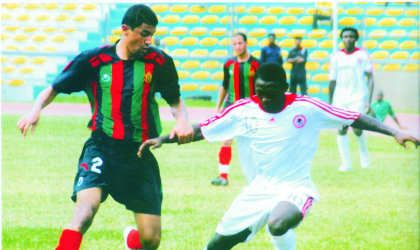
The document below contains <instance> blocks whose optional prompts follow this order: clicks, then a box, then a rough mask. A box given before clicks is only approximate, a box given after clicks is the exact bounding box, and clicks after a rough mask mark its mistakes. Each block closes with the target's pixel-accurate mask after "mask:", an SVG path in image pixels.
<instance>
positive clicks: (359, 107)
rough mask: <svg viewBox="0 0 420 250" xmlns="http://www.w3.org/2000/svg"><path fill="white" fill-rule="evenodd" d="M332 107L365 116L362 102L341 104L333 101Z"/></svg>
mask: <svg viewBox="0 0 420 250" xmlns="http://www.w3.org/2000/svg"><path fill="white" fill-rule="evenodd" d="M332 105H333V106H334V107H337V108H341V109H347V110H350V111H355V112H359V113H362V114H366V112H365V103H364V102H363V101H360V102H351V103H343V102H340V101H336V100H334V102H333V103H332Z"/></svg>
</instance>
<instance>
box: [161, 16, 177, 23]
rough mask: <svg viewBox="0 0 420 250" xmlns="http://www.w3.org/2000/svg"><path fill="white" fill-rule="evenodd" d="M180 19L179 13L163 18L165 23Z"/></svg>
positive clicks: (175, 21)
mask: <svg viewBox="0 0 420 250" xmlns="http://www.w3.org/2000/svg"><path fill="white" fill-rule="evenodd" d="M178 21H179V16H178V15H166V16H165V17H164V18H162V22H163V23H177V22H178Z"/></svg>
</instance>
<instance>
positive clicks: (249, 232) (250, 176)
mask: <svg viewBox="0 0 420 250" xmlns="http://www.w3.org/2000/svg"><path fill="white" fill-rule="evenodd" d="M255 79H256V93H257V95H256V96H253V97H251V98H246V99H243V100H238V101H236V102H234V103H233V104H232V105H231V106H229V107H228V108H226V109H225V110H224V111H223V112H222V113H221V114H220V115H217V116H215V117H213V118H211V119H209V120H207V121H205V122H203V123H201V124H200V125H199V126H198V125H193V128H194V132H195V133H194V141H197V140H202V139H204V138H205V139H206V140H207V141H209V142H214V141H223V140H229V139H233V138H238V148H239V156H240V162H241V167H242V171H243V173H244V174H245V176H246V179H247V183H248V186H247V187H245V188H244V189H243V192H242V193H241V194H239V195H238V196H237V197H236V198H235V200H234V201H233V203H232V205H231V207H230V208H229V210H228V211H227V212H226V214H225V215H224V216H223V218H222V220H221V221H220V222H219V224H218V226H217V228H216V234H215V236H214V237H213V238H212V239H211V240H210V242H209V244H208V246H207V248H206V249H208V250H213V249H217V250H223V249H231V248H232V247H234V246H235V245H237V244H238V243H240V242H247V241H249V240H250V239H251V238H252V237H253V236H254V235H255V234H256V233H257V232H258V231H259V230H260V229H261V228H263V227H264V226H265V225H267V232H268V233H269V234H270V235H271V239H272V243H273V245H274V247H275V249H295V246H296V240H295V236H294V230H293V229H294V228H295V227H297V226H298V225H299V223H300V222H301V221H302V220H303V218H304V217H305V216H306V215H307V214H308V212H309V210H310V208H311V206H312V202H313V201H317V200H318V199H319V194H318V191H317V189H316V187H315V185H314V183H313V182H312V179H311V162H312V159H313V157H314V156H315V153H316V149H317V146H318V137H319V131H320V130H321V129H325V128H339V127H342V126H345V125H350V126H352V127H355V128H359V129H367V130H372V131H376V132H380V133H384V134H387V135H392V136H394V137H395V138H396V140H397V142H398V143H400V144H401V145H404V146H406V145H405V142H406V141H412V142H414V143H415V144H416V147H417V145H420V141H419V140H417V139H415V138H413V137H411V136H408V135H405V134H402V133H401V132H398V131H396V130H394V129H391V128H389V127H387V126H385V125H383V124H382V123H380V122H378V121H377V120H375V119H373V118H371V117H368V116H365V115H361V114H360V113H359V112H353V111H348V110H344V109H339V108H335V107H333V106H331V105H329V104H327V103H324V102H322V101H320V100H318V99H314V98H310V97H306V96H299V95H295V94H285V92H286V91H287V89H288V84H287V83H286V74H285V71H284V69H283V68H282V67H281V66H280V65H279V64H276V63H267V64H264V65H262V66H261V67H260V68H259V69H258V70H257V73H256V75H255ZM176 141H177V139H176V137H175V138H173V139H169V135H167V136H163V137H159V138H156V139H151V140H148V141H146V142H145V143H144V144H143V145H141V147H140V149H139V156H141V151H142V150H143V149H144V148H145V147H150V146H151V147H152V148H158V147H160V146H161V145H162V144H163V143H170V142H176Z"/></svg>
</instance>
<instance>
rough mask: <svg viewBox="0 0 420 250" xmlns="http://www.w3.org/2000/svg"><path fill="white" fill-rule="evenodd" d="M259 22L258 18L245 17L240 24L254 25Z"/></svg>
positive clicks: (240, 20)
mask: <svg viewBox="0 0 420 250" xmlns="http://www.w3.org/2000/svg"><path fill="white" fill-rule="evenodd" d="M257 21H258V17H257V16H244V17H242V18H241V19H239V23H240V24H254V23H256V22H257Z"/></svg>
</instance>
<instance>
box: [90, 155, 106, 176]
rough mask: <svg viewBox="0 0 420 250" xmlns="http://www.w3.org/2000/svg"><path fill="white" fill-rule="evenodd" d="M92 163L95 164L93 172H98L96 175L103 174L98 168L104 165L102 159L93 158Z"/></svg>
mask: <svg viewBox="0 0 420 250" xmlns="http://www.w3.org/2000/svg"><path fill="white" fill-rule="evenodd" d="M92 163H93V165H92V169H91V170H92V171H93V172H96V173H98V174H100V173H101V170H100V169H99V168H98V167H100V166H102V163H104V162H103V161H102V159H101V158H99V157H96V158H93V160H92Z"/></svg>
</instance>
